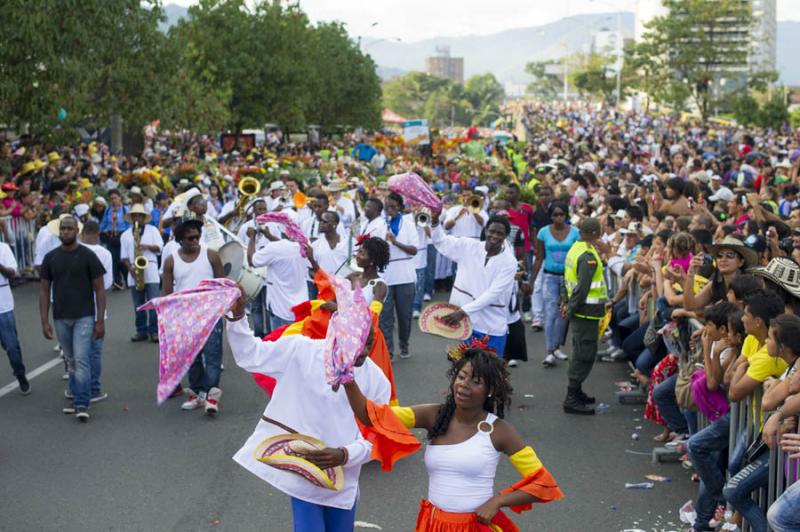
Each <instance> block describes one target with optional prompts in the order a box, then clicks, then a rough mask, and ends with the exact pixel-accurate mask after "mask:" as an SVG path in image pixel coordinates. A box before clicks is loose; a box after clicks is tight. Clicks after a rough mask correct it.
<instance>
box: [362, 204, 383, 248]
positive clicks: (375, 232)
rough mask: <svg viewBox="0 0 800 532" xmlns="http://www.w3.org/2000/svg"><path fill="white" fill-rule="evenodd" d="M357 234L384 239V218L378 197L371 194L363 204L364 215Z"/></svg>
mask: <svg viewBox="0 0 800 532" xmlns="http://www.w3.org/2000/svg"><path fill="white" fill-rule="evenodd" d="M358 234H359V236H363V235H369V236H376V237H378V238H383V239H384V240H385V239H386V218H384V217H383V202H382V201H381V200H380V199H379V198H376V197H375V196H371V197H370V198H369V199H367V202H366V203H365V204H364V216H363V217H362V218H361V224H360V228H359V231H358Z"/></svg>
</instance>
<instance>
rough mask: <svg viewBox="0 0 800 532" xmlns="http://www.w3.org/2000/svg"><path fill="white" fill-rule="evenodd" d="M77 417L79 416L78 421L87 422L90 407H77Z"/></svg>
mask: <svg viewBox="0 0 800 532" xmlns="http://www.w3.org/2000/svg"><path fill="white" fill-rule="evenodd" d="M75 417H76V418H77V420H78V421H82V422H83V423H86V422H87V421H89V409H88V408H86V407H85V406H79V407H78V408H76V409H75Z"/></svg>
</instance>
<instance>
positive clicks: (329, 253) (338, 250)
mask: <svg viewBox="0 0 800 532" xmlns="http://www.w3.org/2000/svg"><path fill="white" fill-rule="evenodd" d="M337 225H339V215H337V214H336V213H335V212H324V213H322V218H321V220H320V223H319V232H320V237H319V238H318V239H316V240H315V241H314V242H313V243H312V244H311V250H312V252H313V258H314V260H315V261H316V262H317V264H318V265H319V267H320V268H322V271H324V272H325V273H327V274H328V275H334V274H335V273H336V272H337V271H338V270H339V268H340V267H341V265H342V264H344V263H346V262H347V257H348V254H349V253H348V243H347V240H346V239H344V238H342V237H341V236H340V235H339V233H337V232H336V226H337Z"/></svg>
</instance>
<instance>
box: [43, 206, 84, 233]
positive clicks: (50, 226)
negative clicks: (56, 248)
mask: <svg viewBox="0 0 800 532" xmlns="http://www.w3.org/2000/svg"><path fill="white" fill-rule="evenodd" d="M64 218H75V221H76V222H78V232H79V233H80V232H81V231H83V224H82V223H81V221H80V220H78V218H76V217H75V216H74V215H72V214H70V213H68V212H65V213H62V214H59V215H58V218H55V219H53V220H50V221H49V222H47V230H48V231H50V233H51V234H53V235H55V236H58V228H59V225H61V220H62V219H64Z"/></svg>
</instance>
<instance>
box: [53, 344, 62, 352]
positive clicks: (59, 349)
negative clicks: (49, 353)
mask: <svg viewBox="0 0 800 532" xmlns="http://www.w3.org/2000/svg"><path fill="white" fill-rule="evenodd" d="M53 351H55V352H56V353H58V352H60V351H61V344H56V345H54V346H53Z"/></svg>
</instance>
